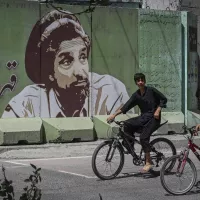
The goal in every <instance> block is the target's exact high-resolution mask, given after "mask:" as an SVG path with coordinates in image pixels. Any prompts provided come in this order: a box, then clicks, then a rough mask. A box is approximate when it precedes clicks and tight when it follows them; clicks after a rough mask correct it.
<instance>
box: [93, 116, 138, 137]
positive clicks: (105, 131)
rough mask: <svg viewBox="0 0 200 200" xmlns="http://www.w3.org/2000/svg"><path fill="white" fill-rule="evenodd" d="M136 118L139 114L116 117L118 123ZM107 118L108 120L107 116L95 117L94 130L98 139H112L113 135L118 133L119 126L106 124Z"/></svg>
mask: <svg viewBox="0 0 200 200" xmlns="http://www.w3.org/2000/svg"><path fill="white" fill-rule="evenodd" d="M136 116H138V115H137V114H132V115H128V114H127V115H118V116H117V117H116V121H123V120H126V119H129V118H131V117H136ZM107 118H108V116H107V115H96V116H94V117H93V122H94V128H95V131H96V134H97V138H98V139H105V138H109V137H112V135H113V134H115V133H116V132H117V131H118V126H117V125H116V124H115V123H112V124H108V123H107V122H106V119H107Z"/></svg>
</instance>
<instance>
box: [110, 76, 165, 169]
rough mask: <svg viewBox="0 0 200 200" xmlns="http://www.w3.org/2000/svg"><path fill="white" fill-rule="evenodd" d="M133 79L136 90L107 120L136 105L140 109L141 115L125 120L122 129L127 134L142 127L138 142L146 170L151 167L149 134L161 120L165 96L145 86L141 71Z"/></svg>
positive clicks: (124, 112)
mask: <svg viewBox="0 0 200 200" xmlns="http://www.w3.org/2000/svg"><path fill="white" fill-rule="evenodd" d="M134 80H135V83H136V85H137V86H138V88H139V89H138V90H137V91H136V92H135V93H133V94H132V96H131V97H130V99H129V100H128V101H127V102H126V103H125V104H124V106H123V107H122V108H121V109H119V110H118V111H116V112H115V113H114V114H113V115H110V116H109V117H108V118H107V121H112V120H113V119H114V118H115V117H116V116H117V115H119V114H121V113H123V114H126V112H128V111H129V110H130V109H131V108H133V107H134V106H136V105H138V106H139V108H140V110H141V115H140V116H138V117H134V118H130V119H128V120H125V127H124V131H125V132H127V133H129V134H134V133H135V132H137V131H138V130H141V129H142V132H141V134H140V142H141V145H142V148H143V149H144V152H145V155H146V164H145V166H144V167H143V169H142V171H143V172H148V171H149V170H150V169H151V168H152V164H151V158H150V151H151V149H150V145H149V141H150V136H151V134H152V133H153V132H154V131H156V130H157V128H158V127H159V125H160V122H161V109H162V108H166V103H167V98H166V97H165V96H164V95H163V94H162V93H161V92H159V91H158V90H157V89H155V88H153V87H149V86H146V85H145V84H146V78H145V75H144V74H142V73H136V74H135V75H134Z"/></svg>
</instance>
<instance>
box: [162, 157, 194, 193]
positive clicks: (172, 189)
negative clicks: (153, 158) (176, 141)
mask: <svg viewBox="0 0 200 200" xmlns="http://www.w3.org/2000/svg"><path fill="white" fill-rule="evenodd" d="M172 162H173V163H175V164H174V167H173V169H171V171H168V170H166V169H167V168H168V165H170V164H171V163H172ZM183 166H184V168H183ZM182 169H183V172H182V173H181V170H182ZM187 169H189V170H187ZM189 175H191V178H190V177H189ZM183 179H185V180H184V181H185V184H184V186H183V184H179V183H180V182H181V181H182V180H183ZM196 179H197V171H196V167H195V165H194V163H193V162H192V161H191V160H190V159H189V158H186V159H183V156H181V155H175V156H172V157H170V158H168V159H167V160H166V162H165V163H164V164H163V166H162V169H161V172H160V180H161V184H162V186H163V188H164V189H165V190H166V191H167V192H169V193H170V194H173V195H182V194H185V193H187V192H189V191H190V190H191V189H192V188H193V186H194V184H195V183H196ZM181 186H183V187H182V188H181Z"/></svg>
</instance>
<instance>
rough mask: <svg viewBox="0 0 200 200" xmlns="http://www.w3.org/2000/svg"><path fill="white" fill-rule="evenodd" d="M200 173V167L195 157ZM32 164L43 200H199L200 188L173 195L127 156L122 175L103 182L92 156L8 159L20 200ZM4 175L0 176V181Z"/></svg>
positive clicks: (9, 171)
mask: <svg viewBox="0 0 200 200" xmlns="http://www.w3.org/2000/svg"><path fill="white" fill-rule="evenodd" d="M192 160H193V161H194V162H195V164H196V167H197V169H198V175H199V172H200V164H199V162H198V161H197V159H196V158H194V156H192ZM30 163H32V164H35V165H36V166H37V167H41V168H42V171H41V176H42V182H41V184H40V185H39V187H40V188H41V189H42V200H68V199H69V200H79V199H80V200H99V199H100V198H99V193H100V194H101V195H102V197H103V200H114V199H115V200H122V199H125V200H136V199H137V200H147V199H152V200H165V199H166V200H172V199H173V200H174V199H175V200H189V199H192V200H199V196H200V189H197V188H193V190H192V191H191V192H190V193H189V194H187V195H184V196H172V195H169V194H168V193H167V192H166V191H165V190H164V189H163V188H162V186H161V184H160V178H159V177H152V176H150V175H148V174H147V175H145V176H141V175H140V174H139V173H138V172H139V169H140V168H138V167H135V166H133V164H132V161H131V158H130V157H129V156H127V157H126V162H125V166H124V169H123V171H122V173H121V174H120V175H119V176H118V178H116V179H114V180H110V181H101V180H99V179H98V178H97V177H96V176H95V175H94V174H93V172H92V169H91V156H79V157H66V158H65V157H62V158H59V156H58V157H57V158H44V159H29V160H27V159H26V160H24V159H20V160H19V159H18V160H17V159H14V160H11V159H5V160H1V161H0V164H1V165H2V164H3V166H4V167H5V168H6V175H7V178H8V179H9V180H13V185H14V188H15V195H16V200H18V199H19V196H20V194H21V193H22V189H23V187H24V186H26V185H27V184H26V183H24V182H23V180H24V179H26V178H28V176H29V175H30V173H31V172H32V168H31V167H30V165H29V164H30ZM1 178H2V175H0V179H1Z"/></svg>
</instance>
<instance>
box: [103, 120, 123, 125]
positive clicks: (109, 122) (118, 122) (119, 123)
mask: <svg viewBox="0 0 200 200" xmlns="http://www.w3.org/2000/svg"><path fill="white" fill-rule="evenodd" d="M112 122H115V124H117V125H119V126H120V125H122V123H123V121H115V120H114V119H113V120H110V121H108V122H107V123H108V124H111V123H112Z"/></svg>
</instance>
